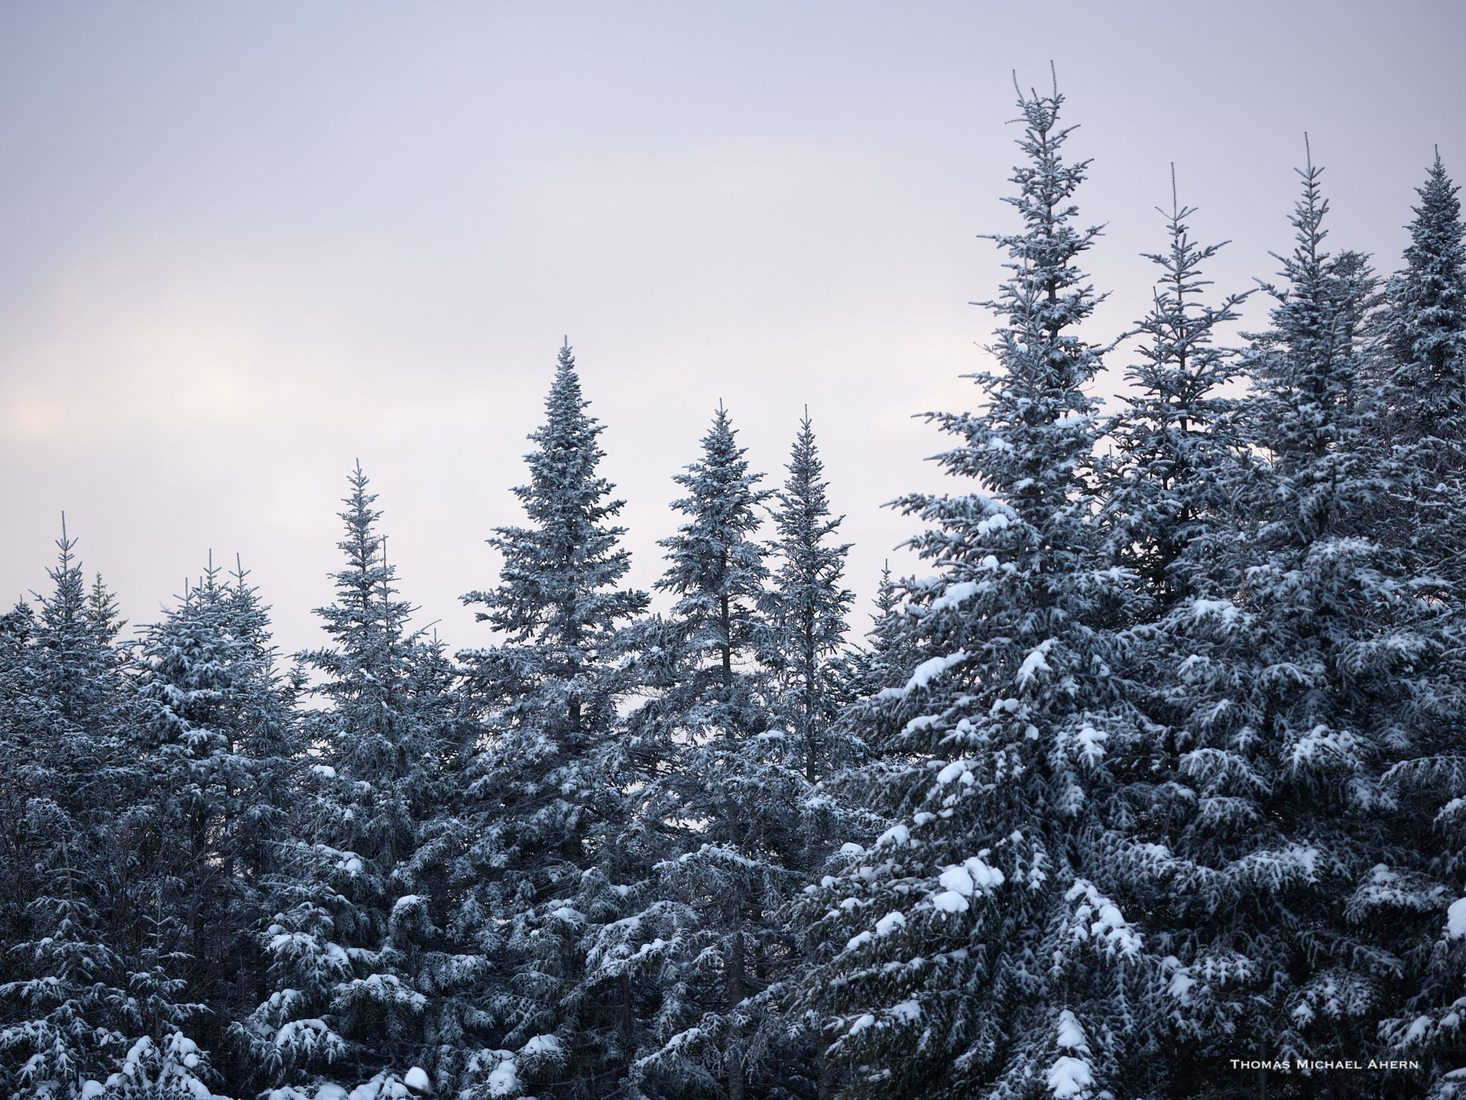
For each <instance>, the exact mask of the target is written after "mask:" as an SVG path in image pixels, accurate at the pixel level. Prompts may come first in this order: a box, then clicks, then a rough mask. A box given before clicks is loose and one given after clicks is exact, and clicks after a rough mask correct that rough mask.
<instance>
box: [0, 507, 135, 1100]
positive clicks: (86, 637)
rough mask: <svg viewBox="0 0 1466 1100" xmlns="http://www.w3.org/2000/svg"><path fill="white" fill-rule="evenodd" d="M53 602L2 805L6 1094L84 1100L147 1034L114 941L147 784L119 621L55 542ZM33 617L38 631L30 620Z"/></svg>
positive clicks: (22, 651) (18, 644) (1, 1005)
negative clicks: (132, 829)
mask: <svg viewBox="0 0 1466 1100" xmlns="http://www.w3.org/2000/svg"><path fill="white" fill-rule="evenodd" d="M57 546H58V548H59V555H58V558H57V563H56V566H55V568H53V569H52V570H50V577H51V581H52V589H51V591H50V592H49V593H48V594H47V595H45V596H40V597H38V613H37V614H35V615H34V616H23V617H21V621H20V622H18V623H17V626H16V635H15V636H13V638H12V640H11V646H12V652H11V653H10V657H11V658H12V660H15V661H16V662H17V663H18V667H15V666H12V667H11V668H10V669H9V670H8V672H7V675H6V680H7V684H6V688H5V690H6V692H7V695H8V696H9V700H8V705H7V706H6V708H5V712H4V714H3V717H0V722H3V725H0V731H3V736H4V739H5V740H4V744H3V758H4V759H3V762H4V764H5V771H4V775H3V776H0V784H4V787H5V793H4V795H3V800H4V803H5V804H6V805H7V806H8V807H10V808H12V809H13V812H15V813H16V815H17V816H16V817H14V818H12V819H10V820H8V821H7V823H6V827H5V828H6V838H7V843H8V844H9V845H10V849H11V850H10V853H9V857H8V858H9V860H10V861H11V862H13V864H14V865H15V866H16V869H17V871H18V877H17V879H16V880H15V882H14V883H13V884H7V886H6V888H7V889H10V888H18V889H20V890H23V891H25V892H24V894H22V895H20V896H18V897H15V898H13V899H10V900H9V902H8V904H7V906H6V909H7V911H8V913H9V915H10V919H12V920H14V921H16V924H17V926H16V927H14V928H12V929H10V930H9V932H8V935H9V936H11V937H13V938H11V939H9V940H8V942H7V943H6V945H5V946H6V951H5V955H4V959H3V965H0V973H3V974H4V975H5V980H4V981H0V1088H3V1091H4V1093H5V1095H7V1096H14V1097H17V1098H19V1097H26V1098H30V1097H35V1098H46V1100H53V1098H54V1100H77V1098H79V1097H81V1096H82V1095H83V1093H84V1091H85V1090H87V1089H89V1088H93V1089H94V1088H95V1087H96V1086H95V1084H90V1083H93V1082H99V1081H105V1080H106V1079H107V1077H108V1076H109V1075H110V1073H111V1072H113V1071H114V1070H115V1069H116V1068H118V1067H119V1066H120V1065H121V1063H122V1060H123V1057H124V1056H125V1055H126V1053H127V1050H128V1048H129V1047H130V1046H131V1044H132V1042H133V1041H134V1039H135V1038H136V1037H137V1036H138V1034H139V1029H140V1027H141V1026H142V1021H141V1019H140V1013H139V1006H138V1002H137V1000H136V998H135V997H134V996H133V994H132V991H131V990H130V989H129V969H130V966H129V959H127V958H126V957H125V956H124V953H123V951H121V950H119V948H118V945H117V944H115V943H114V942H113V941H114V939H115V933H116V928H117V925H118V923H119V914H118V903H119V897H120V896H121V894H122V889H121V886H122V879H123V878H124V876H125V875H126V873H127V870H128V868H129V863H130V860H129V840H128V837H127V829H126V821H125V815H121V814H118V813H117V810H118V808H119V807H121V808H123V809H124V810H125V808H126V807H128V806H130V805H131V804H132V803H133V801H134V799H135V797H136V793H137V789H138V785H139V783H140V781H141V777H140V775H139V772H138V769H137V768H136V766H135V763H134V762H133V761H131V760H130V759H129V758H128V756H127V754H126V753H125V752H124V751H123V750H122V741H123V737H124V735H125V730H126V728H127V724H128V720H129V719H128V708H127V699H126V694H125V692H124V691H123V686H122V678H121V660H120V657H119V655H118V653H117V650H116V649H115V647H114V644H113V643H114V639H115V636H116V633H117V630H118V627H119V625H120V624H119V623H118V622H117V618H116V613H115V610H114V606H113V603H112V600H111V597H110V596H109V595H108V594H107V592H106V590H105V589H104V588H102V587H101V584H100V582H98V584H97V585H96V586H95V587H94V588H93V589H92V591H91V593H90V594H89V593H88V590H87V586H86V583H85V581H84V579H83V576H82V571H81V566H80V565H79V563H78V562H77V560H76V557H75V555H74V553H73V551H74V549H75V540H74V539H72V538H70V537H69V536H68V535H67V534H66V530H65V525H64V523H63V527H62V536H61V538H60V540H59V541H58V542H57ZM27 620H28V621H27Z"/></svg>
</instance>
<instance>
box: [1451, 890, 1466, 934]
mask: <svg viewBox="0 0 1466 1100" xmlns="http://www.w3.org/2000/svg"><path fill="white" fill-rule="evenodd" d="M1446 935H1447V936H1449V937H1450V938H1451V939H1453V940H1459V939H1460V938H1461V937H1462V936H1466V898H1458V899H1457V900H1455V901H1453V902H1451V907H1450V908H1449V909H1447V910H1446Z"/></svg>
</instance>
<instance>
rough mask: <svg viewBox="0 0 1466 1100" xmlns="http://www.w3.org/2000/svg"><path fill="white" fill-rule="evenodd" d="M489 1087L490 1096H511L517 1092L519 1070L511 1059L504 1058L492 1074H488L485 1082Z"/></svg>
mask: <svg viewBox="0 0 1466 1100" xmlns="http://www.w3.org/2000/svg"><path fill="white" fill-rule="evenodd" d="M485 1083H486V1084H487V1085H488V1087H489V1095H490V1096H513V1095H514V1094H515V1093H516V1092H518V1091H519V1069H518V1067H517V1066H516V1065H515V1064H514V1059H513V1058H505V1059H504V1060H503V1061H502V1062H500V1063H499V1064H498V1065H497V1066H495V1067H494V1072H493V1073H491V1074H489V1079H488V1081H487V1082H485Z"/></svg>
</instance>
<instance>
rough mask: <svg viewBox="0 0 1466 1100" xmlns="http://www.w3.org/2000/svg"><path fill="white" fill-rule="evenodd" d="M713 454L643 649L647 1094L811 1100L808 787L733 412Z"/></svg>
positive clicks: (709, 437)
mask: <svg viewBox="0 0 1466 1100" xmlns="http://www.w3.org/2000/svg"><path fill="white" fill-rule="evenodd" d="M702 446H703V453H702V456H701V457H700V458H699V459H698V460H697V461H696V462H694V463H692V464H691V465H690V466H688V467H687V469H686V470H685V471H684V472H683V473H681V474H679V475H677V477H676V481H677V483H678V484H680V485H681V486H682V487H683V488H684V489H685V490H686V491H687V496H685V497H684V498H682V499H680V500H678V501H676V502H675V503H674V504H673V507H674V508H675V509H676V510H677V511H679V512H681V513H682V514H683V515H685V516H686V517H687V520H686V522H685V523H683V524H682V526H681V527H680V528H679V529H678V532H677V534H675V535H673V536H672V537H671V538H668V539H664V540H662V543H661V545H662V546H663V547H665V549H666V561H667V568H666V571H665V573H664V574H663V576H662V578H661V579H660V580H659V581H658V582H657V584H658V587H659V588H661V589H663V590H664V591H666V592H668V593H670V594H672V595H673V596H675V597H676V601H677V602H676V603H675V604H674V605H673V607H672V610H671V612H670V614H669V616H668V617H667V619H666V620H665V621H663V622H662V623H661V624H660V627H661V629H660V632H659V633H660V637H659V638H658V641H657V645H656V647H655V648H653V649H651V650H650V651H649V652H648V653H647V654H645V655H644V664H645V667H646V668H647V669H648V670H649V671H650V672H651V673H652V683H651V685H650V687H651V691H652V697H651V698H650V699H649V700H648V701H647V702H646V703H645V704H644V705H642V706H641V707H640V708H639V709H638V710H637V711H636V712H635V713H634V714H633V715H632V716H631V724H632V730H633V733H634V736H635V738H636V740H637V743H638V744H639V746H640V747H641V749H642V751H645V752H649V753H652V754H654V755H656V756H659V757H660V758H662V759H663V760H664V761H665V763H664V764H663V766H662V767H663V770H662V771H661V772H660V774H659V775H658V776H657V777H656V778H655V779H654V781H653V782H652V784H650V786H649V789H648V791H647V792H646V794H645V796H644V798H643V807H642V810H641V812H642V814H643V815H644V818H645V819H646V820H649V821H651V822H653V823H656V824H657V825H658V827H659V828H660V829H661V830H662V831H663V833H664V834H665V835H664V837H663V844H664V850H665V852H666V856H665V858H664V859H663V861H662V862H661V863H660V865H659V866H658V868H657V872H658V873H657V880H656V882H655V883H654V886H653V889H654V899H655V900H653V902H652V904H651V905H650V906H649V909H648V911H647V913H646V914H645V916H644V917H643V918H642V923H643V924H644V925H646V926H649V927H654V928H656V929H658V931H657V938H656V940H654V941H653V943H655V944H657V945H658V946H657V952H658V954H659V956H660V958H659V962H660V965H661V968H662V973H663V989H662V999H661V1003H660V1005H658V1006H657V1014H656V1018H655V1020H654V1026H653V1031H654V1034H653V1045H652V1047H650V1048H649V1049H648V1050H647V1051H646V1053H645V1054H644V1056H643V1057H642V1058H641V1059H640V1061H639V1062H638V1063H637V1065H636V1066H635V1068H634V1073H633V1076H632V1082H631V1084H632V1094H633V1095H635V1096H638V1097H643V1096H644V1097H657V1098H667V1100H671V1098H673V1097H677V1098H685V1100H697V1098H703V1097H708V1098H714V1097H716V1098H720V1100H721V1098H723V1097H726V1098H728V1100H744V1098H745V1097H749V1096H768V1097H785V1096H799V1095H802V1094H803V1093H804V1092H807V1091H810V1090H809V1088H808V1087H807V1085H808V1082H807V1080H806V1078H807V1077H808V1072H807V1070H808V1067H807V1065H806V1064H805V1059H804V1058H803V1057H802V1055H801V1054H797V1053H796V1051H797V1047H796V1046H795V1045H794V1042H793V1038H792V1037H791V1035H790V1034H789V1029H788V1027H787V1025H786V1024H785V1022H784V1018H783V1017H782V1016H781V1015H780V1014H779V1013H778V1011H777V1005H776V1004H775V1000H776V998H774V997H773V996H772V995H770V993H769V990H770V987H772V986H774V985H775V984H776V983H778V982H779V981H780V980H781V979H782V978H783V977H785V976H786V975H787V974H788V973H789V971H790V969H791V968H792V967H793V966H794V965H795V964H796V963H797V961H798V957H799V953H798V950H797V945H796V944H795V943H794V942H793V937H792V936H791V935H790V934H789V933H788V932H787V930H786V929H785V928H784V927H783V915H782V911H783V906H784V903H785V901H786V899H787V898H788V897H789V896H790V893H791V892H792V888H793V886H794V884H795V883H796V881H797V880H798V877H799V875H798V872H799V869H800V868H801V866H802V863H803V859H804V838H805V835H806V831H807V830H806V826H805V822H804V820H803V815H804V812H805V807H806V806H807V803H808V796H809V792H810V784H809V782H808V780H807V779H806V778H805V776H804V764H805V760H804V745H803V742H802V739H801V738H800V736H799V735H798V734H797V733H791V732H789V731H786V730H782V729H777V728H771V721H772V718H771V714H770V709H769V697H768V692H769V679H768V674H767V670H766V669H764V668H762V667H761V666H760V665H759V663H758V661H757V654H758V652H759V651H760V649H761V647H762V646H764V645H765V644H766V639H767V638H768V633H769V630H770V625H769V623H768V622H767V620H766V619H765V618H764V616H763V615H762V614H761V612H760V607H761V606H762V605H763V604H764V603H765V600H766V596H765V591H764V586H765V582H766V580H767V578H768V566H767V565H766V563H765V550H764V547H763V545H762V544H761V543H760V542H759V541H758V540H757V538H756V535H757V532H758V530H759V528H760V525H761V514H760V506H761V505H762V503H763V501H764V500H765V499H766V498H767V497H768V495H769V494H768V493H767V491H764V490H760V489H758V488H757V484H758V482H759V481H760V480H761V475H758V474H754V473H751V472H750V470H749V467H748V461H747V459H746V457H745V452H744V450H743V448H741V447H739V446H738V443H737V437H736V434H735V432H734V429H733V426H732V423H731V421H730V420H729V417H728V414H727V412H726V411H725V410H724V409H723V408H722V407H721V406H720V407H719V409H718V411H717V413H716V414H715V415H714V417H713V422H712V426H711V427H710V428H709V429H708V431H707V433H706V434H705V435H704V436H703V439H702Z"/></svg>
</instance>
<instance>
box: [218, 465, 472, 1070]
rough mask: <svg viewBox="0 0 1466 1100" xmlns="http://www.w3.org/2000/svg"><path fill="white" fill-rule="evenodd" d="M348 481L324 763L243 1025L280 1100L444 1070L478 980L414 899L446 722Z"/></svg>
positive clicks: (324, 680)
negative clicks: (424, 703)
mask: <svg viewBox="0 0 1466 1100" xmlns="http://www.w3.org/2000/svg"><path fill="white" fill-rule="evenodd" d="M349 483H350V488H351V492H350V495H348V496H347V497H346V498H345V500H344V503H345V505H346V508H345V510H344V511H343V512H342V513H341V519H342V520H343V522H344V524H345V537H344V538H343V540H342V541H341V542H340V543H339V544H338V545H339V547H340V548H341V550H342V551H343V552H344V554H345V556H346V563H345V566H344V568H342V569H341V570H340V571H339V572H337V573H336V574H335V575H334V579H335V582H336V602H335V603H333V604H331V605H329V606H327V607H324V608H321V609H320V610H319V611H318V612H317V614H319V615H320V616H321V618H322V620H323V621H324V624H325V630H326V632H327V634H328V635H329V636H330V638H331V644H330V645H329V646H328V647H326V648H323V649H319V650H314V651H311V652H309V653H306V654H304V655H303V656H304V658H305V661H306V662H307V663H308V665H309V666H310V667H311V668H313V669H314V670H315V671H316V672H317V673H318V674H319V675H320V677H321V682H320V684H319V686H318V687H317V688H316V690H317V691H318V692H319V693H320V695H321V696H323V697H324V698H325V699H326V700H327V702H328V706H327V707H326V709H324V710H322V711H319V712H316V713H315V714H314V715H313V716H311V717H312V720H311V721H310V722H308V723H307V726H306V735H307V737H308V739H309V743H310V744H311V745H312V746H314V747H315V748H316V751H318V752H319V760H318V762H316V763H313V764H312V765H311V766H310V767H309V768H308V769H307V770H306V771H305V774H304V775H303V776H302V777H301V779H300V787H299V792H298V797H299V798H300V799H301V817H300V820H299V822H298V824H297V828H298V829H299V830H300V834H301V836H302V837H303V842H302V843H301V844H299V845H297V846H296V849H295V853H294V859H293V861H292V866H290V867H289V868H287V870H286V871H285V872H284V873H282V875H281V876H280V878H279V881H278V883H277V886H276V895H275V899H274V902H275V906H276V912H275V916H274V917H273V919H272V920H271V921H270V924H269V927H268V929H267V930H266V931H265V933H264V942H265V946H266V949H267V952H268V955H269V957H270V976H271V980H270V983H269V984H270V988H271V990H272V992H271V993H270V994H269V996H268V997H267V998H266V999H265V1000H264V1002H263V1003H262V1004H261V1005H260V1006H259V1007H258V1008H256V1009H255V1011H254V1012H253V1013H252V1014H251V1015H250V1017H249V1018H248V1019H246V1020H245V1021H244V1022H243V1024H242V1025H241V1027H240V1029H239V1035H240V1037H241V1039H242V1040H243V1041H244V1042H245V1043H246V1044H247V1045H248V1047H249V1049H250V1050H251V1051H252V1053H253V1055H254V1057H255V1059H256V1061H257V1064H258V1066H259V1068H260V1071H261V1076H262V1077H263V1079H264V1083H266V1084H268V1085H271V1086H274V1087H275V1088H276V1089H277V1090H279V1091H278V1092H277V1093H276V1095H278V1096H280V1097H284V1098H293V1097H297V1096H307V1095H314V1091H313V1090H314V1088H315V1087H316V1086H317V1085H319V1084H320V1083H321V1082H323V1081H347V1082H362V1086H361V1087H363V1088H364V1089H365V1090H366V1093H367V1094H371V1093H381V1094H382V1095H392V1090H393V1089H394V1088H401V1087H403V1086H404V1085H405V1084H406V1082H407V1081H408V1080H409V1079H411V1080H414V1081H417V1080H420V1079H424V1078H426V1077H427V1076H428V1075H430V1074H434V1073H438V1072H439V1070H440V1067H439V1061H440V1059H441V1058H443V1057H445V1051H443V1050H441V1049H440V1045H441V1046H448V1047H452V1046H453V1045H454V1044H456V1043H458V1042H459V1039H460V1038H461V1037H460V1036H459V1035H458V1034H457V1028H458V1023H459V1021H461V1019H462V1014H461V1013H456V1012H452V1011H451V1009H452V1005H453V994H454V991H455V988H456V983H457V982H458V981H460V980H462V979H463V978H465V976H466V973H467V972H468V971H471V970H472V964H471V963H470V962H469V961H468V960H465V959H464V958H462V957H460V956H459V955H458V954H456V953H455V952H454V951H453V950H452V949H451V945H450V944H448V943H446V942H444V940H445V937H444V935H443V933H442V931H441V928H442V925H441V923H440V921H441V918H442V914H443V913H444V912H445V911H446V909H447V902H446V900H444V899H433V898H430V897H427V896H426V895H425V894H424V893H423V892H422V890H421V889H419V886H420V882H419V878H420V876H422V875H423V874H424V873H425V868H424V863H423V861H422V860H421V859H419V858H417V857H418V855H419V849H420V847H421V843H422V829H423V826H424V822H425V821H427V820H428V819H429V818H430V817H431V816H432V815H433V814H435V813H436V812H437V809H438V799H439V797H440V795H441V791H440V789H439V786H438V776H439V774H440V772H441V768H442V750H443V746H442V744H441V741H440V739H439V737H438V733H439V732H440V731H441V728H442V727H441V725H440V723H438V722H436V721H433V720H427V719H426V716H424V715H423V714H421V713H420V710H419V708H418V706H417V705H415V700H414V698H413V695H412V693H411V691H410V689H409V685H410V684H411V683H412V680H413V666H412V662H413V658H414V656H416V655H417V654H418V653H419V652H420V646H419V645H418V644H417V639H416V638H415V637H414V636H411V635H409V634H407V633H406V630H405V623H406V620H407V618H408V616H409V614H410V613H411V608H410V607H409V605H408V604H406V603H405V602H403V601H402V600H400V599H399V598H398V596H397V587H396V570H395V568H394V567H393V566H392V565H391V564H389V563H388V561H387V558H386V552H385V540H384V539H383V537H382V536H380V535H379V534H378V533H377V521H378V519H379V518H380V513H379V512H378V511H377V510H376V509H374V508H372V503H373V502H374V501H375V499H376V497H375V495H374V494H372V493H370V492H368V479H367V477H366V475H365V474H364V473H363V472H362V470H361V467H360V466H359V465H358V466H357V468H356V469H355V470H354V471H353V473H352V474H351V476H350V481H349ZM439 878H441V876H439ZM429 992H431V993H432V994H433V996H432V998H431V1000H430V998H429V995H428V993H429ZM441 1012H447V1013H449V1014H450V1015H451V1018H452V1020H453V1025H452V1026H453V1034H452V1036H451V1038H450V1040H449V1042H448V1043H446V1044H440V1043H439V1042H438V1036H437V1035H436V1034H435V1025H436V1023H437V1020H438V1014H439V1013H441ZM452 1054H453V1051H452V1050H449V1051H447V1052H446V1056H447V1057H449V1058H450V1059H451V1056H452ZM451 1071H452V1066H451V1065H448V1066H446V1067H443V1068H442V1072H443V1073H445V1074H446V1073H451ZM441 1083H442V1081H441V1080H440V1084H441Z"/></svg>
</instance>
